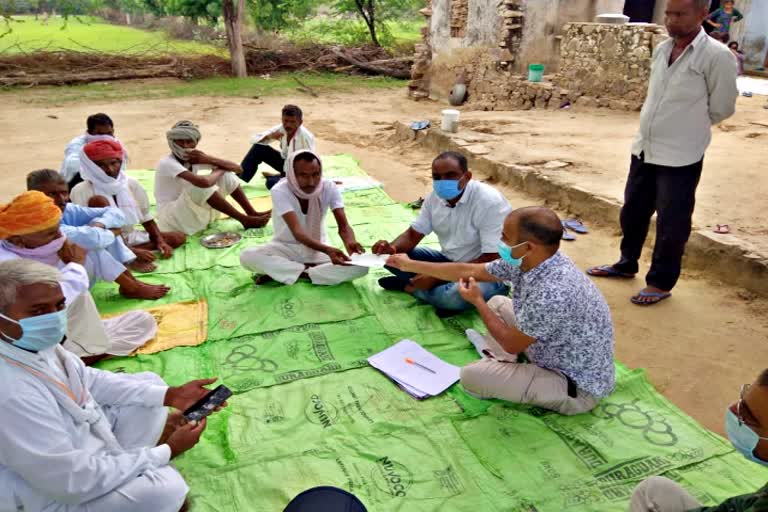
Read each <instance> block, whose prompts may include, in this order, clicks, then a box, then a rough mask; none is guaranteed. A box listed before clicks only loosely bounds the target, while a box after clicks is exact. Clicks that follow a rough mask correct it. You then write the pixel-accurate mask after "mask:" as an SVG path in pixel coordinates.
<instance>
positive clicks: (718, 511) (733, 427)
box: [629, 369, 768, 512]
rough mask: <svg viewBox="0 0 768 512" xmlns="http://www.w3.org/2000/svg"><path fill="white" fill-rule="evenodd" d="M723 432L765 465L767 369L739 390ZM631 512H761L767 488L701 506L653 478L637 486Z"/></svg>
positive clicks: (767, 499) (672, 484)
mask: <svg viewBox="0 0 768 512" xmlns="http://www.w3.org/2000/svg"><path fill="white" fill-rule="evenodd" d="M725 415H726V416H725V429H726V432H727V433H728V439H730V441H731V443H732V444H733V446H734V448H736V450H737V451H739V452H740V453H741V454H742V455H744V457H746V458H747V459H749V460H751V461H752V462H756V463H757V464H761V465H763V466H768V369H766V370H763V372H762V373H761V374H760V376H759V377H758V378H757V380H756V381H755V382H754V383H753V384H752V385H750V384H745V385H744V386H742V388H741V396H740V398H739V401H738V402H736V403H735V404H733V405H731V406H730V407H728V409H727V410H726V412H725ZM629 509H630V512H762V511H766V510H768V485H766V486H765V487H763V488H762V489H760V490H759V491H756V492H754V493H753V494H745V495H743V496H736V497H735V498H730V499H728V500H726V501H725V502H723V503H721V504H719V505H715V506H712V507H704V506H702V505H701V503H699V502H698V501H697V500H696V499H695V498H694V497H693V496H691V495H690V494H688V492H687V491H686V490H685V489H683V488H682V487H680V486H679V485H677V484H676V483H675V482H673V481H672V480H669V479H668V478H664V477H660V476H654V477H651V478H648V479H647V480H644V481H643V482H641V483H640V485H638V486H637V489H635V492H634V494H633V495H632V501H631V502H630V506H629Z"/></svg>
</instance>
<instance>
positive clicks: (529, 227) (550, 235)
mask: <svg viewBox="0 0 768 512" xmlns="http://www.w3.org/2000/svg"><path fill="white" fill-rule="evenodd" d="M504 232H505V233H510V234H511V233H512V232H514V233H515V234H516V235H517V236H516V241H517V243H522V242H533V243H535V244H537V245H541V246H544V247H547V248H550V249H551V250H552V252H553V253H554V252H556V251H557V249H558V248H559V247H560V239H561V238H562V236H563V225H562V223H561V221H560V217H558V216H557V214H556V213H555V212H553V211H552V210H550V209H549V208H545V207H543V206H529V207H526V208H518V209H517V210H514V211H513V212H512V213H510V214H509V215H508V216H507V219H506V221H505V222H504Z"/></svg>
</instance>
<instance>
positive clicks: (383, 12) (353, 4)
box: [334, 0, 419, 46]
mask: <svg viewBox="0 0 768 512" xmlns="http://www.w3.org/2000/svg"><path fill="white" fill-rule="evenodd" d="M418 2H419V0H336V2H335V3H334V9H335V10H336V12H338V13H339V14H347V13H355V14H357V15H358V16H360V17H361V18H362V19H363V22H364V23H365V25H366V27H367V29H368V33H369V34H370V37H371V42H372V43H373V44H374V45H376V46H381V42H380V39H381V37H380V36H381V35H384V36H386V37H391V36H390V34H389V30H388V29H387V26H386V25H385V24H384V22H385V21H388V20H392V19H397V18H399V17H403V16H410V15H412V14H413V13H415V12H416V11H417V9H418V7H417V4H418Z"/></svg>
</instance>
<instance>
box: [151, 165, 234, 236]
mask: <svg viewBox="0 0 768 512" xmlns="http://www.w3.org/2000/svg"><path fill="white" fill-rule="evenodd" d="M239 187H240V180H239V179H238V178H237V175H235V173H232V172H228V173H226V174H224V175H223V176H221V177H220V178H219V180H218V181H217V182H216V185H214V186H212V187H208V188H200V187H196V186H194V185H192V184H191V183H189V182H187V181H185V182H184V185H183V190H182V192H181V195H180V196H179V197H178V198H176V199H175V200H174V201H171V202H170V203H166V204H164V205H161V206H160V207H159V209H158V212H157V216H156V218H155V220H156V221H157V225H158V226H159V227H160V230H161V231H181V232H182V233H185V234H187V235H194V234H195V233H199V232H200V231H203V230H204V229H206V228H207V227H208V225H209V224H210V223H211V222H214V221H215V220H217V219H218V218H219V212H218V211H216V210H215V209H213V208H212V207H211V206H210V205H209V204H208V199H210V197H211V196H212V195H213V194H214V193H216V192H219V193H220V194H221V195H222V196H224V197H227V196H229V195H230V194H232V192H234V191H235V190H237V189H238V188H239Z"/></svg>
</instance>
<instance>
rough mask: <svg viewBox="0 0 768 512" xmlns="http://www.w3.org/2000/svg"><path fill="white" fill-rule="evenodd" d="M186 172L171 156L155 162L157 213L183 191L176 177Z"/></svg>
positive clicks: (181, 184)
mask: <svg viewBox="0 0 768 512" xmlns="http://www.w3.org/2000/svg"><path fill="white" fill-rule="evenodd" d="M188 170H189V169H187V168H186V167H184V165H182V164H181V162H179V161H178V160H176V157H174V156H173V155H168V156H165V157H163V158H162V159H161V160H160V161H159V162H157V167H156V168H155V201H157V209H158V211H159V210H160V209H161V208H162V207H163V206H164V205H166V204H167V203H171V202H173V201H175V200H176V199H178V198H179V196H180V195H181V192H182V191H183V190H184V188H183V185H184V183H183V180H180V179H178V178H177V176H178V175H179V174H181V173H183V172H184V171H188Z"/></svg>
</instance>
